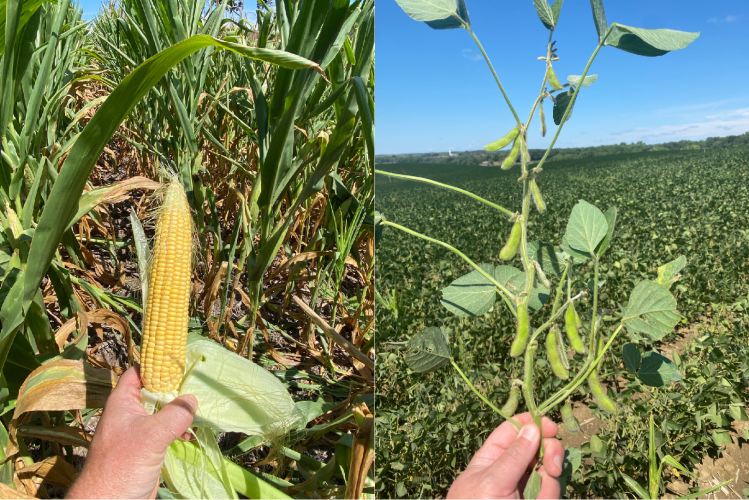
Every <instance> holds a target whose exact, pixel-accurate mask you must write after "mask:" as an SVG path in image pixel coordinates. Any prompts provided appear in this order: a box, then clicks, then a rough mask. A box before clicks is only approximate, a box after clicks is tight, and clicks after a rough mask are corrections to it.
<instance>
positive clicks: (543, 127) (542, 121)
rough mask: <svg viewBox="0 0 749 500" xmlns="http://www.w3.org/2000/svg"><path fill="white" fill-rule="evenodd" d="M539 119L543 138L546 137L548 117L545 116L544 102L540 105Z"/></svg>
mask: <svg viewBox="0 0 749 500" xmlns="http://www.w3.org/2000/svg"><path fill="white" fill-rule="evenodd" d="M538 117H539V118H540V119H541V120H540V121H541V137H546V115H545V114H544V100H543V99H541V102H540V103H539V105H538Z"/></svg>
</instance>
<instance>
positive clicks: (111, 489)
mask: <svg viewBox="0 0 749 500" xmlns="http://www.w3.org/2000/svg"><path fill="white" fill-rule="evenodd" d="M141 387H142V385H141V381H140V374H139V371H138V369H137V368H135V367H133V368H130V369H129V370H127V371H126V372H125V373H124V374H123V375H122V377H120V381H119V382H118V383H117V387H115V388H114V390H113V391H112V394H111V395H110V396H109V399H107V404H106V405H105V406H104V413H103V414H102V416H101V420H99V424H98V425H97V426H96V433H95V434H94V439H93V441H92V442H91V447H90V448H89V451H88V455H87V456H86V463H85V465H84V467H83V472H81V474H80V476H79V477H78V479H77V480H76V481H75V483H73V486H72V487H71V488H70V490H69V491H68V494H67V498H155V497H156V490H157V488H158V486H159V476H160V475H161V466H162V465H163V463H164V457H165V456H166V449H167V448H168V447H169V445H170V444H172V442H173V441H174V440H175V439H177V438H181V439H189V437H190V434H189V433H187V432H186V431H187V430H188V429H189V427H190V424H192V419H193V415H195V411H196V410H197V409H198V401H197V399H195V396H192V395H190V394H186V395H182V396H179V397H178V398H176V399H175V400H174V401H172V402H171V403H169V404H168V405H166V406H164V408H163V409H161V410H160V411H159V412H157V413H155V414H153V415H149V414H148V413H147V412H146V410H145V409H143V407H142V406H141V405H140V389H141Z"/></svg>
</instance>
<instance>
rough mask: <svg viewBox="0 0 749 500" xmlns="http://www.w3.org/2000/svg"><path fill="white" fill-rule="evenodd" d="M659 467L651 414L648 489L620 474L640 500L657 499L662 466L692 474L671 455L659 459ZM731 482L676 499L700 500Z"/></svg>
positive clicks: (651, 415)
mask: <svg viewBox="0 0 749 500" xmlns="http://www.w3.org/2000/svg"><path fill="white" fill-rule="evenodd" d="M660 462H661V463H660V465H659V464H658V459H657V458H656V446H655V426H654V425H653V414H652V413H651V414H650V432H649V433H648V488H647V489H645V488H643V487H642V485H641V484H640V483H638V482H637V481H635V480H634V479H632V478H631V477H629V476H628V475H626V474H625V473H623V472H620V474H621V476H622V479H624V482H625V483H627V486H629V488H630V489H631V490H632V491H633V492H634V493H635V494H636V495H637V496H638V498H641V499H647V498H658V497H659V494H660V489H661V477H662V475H663V466H664V465H670V466H671V467H673V468H674V469H676V470H680V471H681V472H683V473H684V474H686V475H688V476H691V475H692V473H691V472H690V471H689V470H687V469H686V468H685V467H684V466H683V465H681V464H680V463H679V461H678V460H676V459H675V458H674V457H672V456H671V455H665V456H663V457H662V458H661V459H660ZM730 482H731V480H730V479H729V480H728V481H724V482H722V483H720V484H717V485H715V486H712V487H710V488H706V489H704V490H700V491H698V492H696V493H690V494H689V495H684V496H680V497H678V498H700V497H701V496H703V495H707V494H709V493H712V492H713V491H717V490H719V489H721V488H722V487H724V486H725V485H727V484H729V483H730Z"/></svg>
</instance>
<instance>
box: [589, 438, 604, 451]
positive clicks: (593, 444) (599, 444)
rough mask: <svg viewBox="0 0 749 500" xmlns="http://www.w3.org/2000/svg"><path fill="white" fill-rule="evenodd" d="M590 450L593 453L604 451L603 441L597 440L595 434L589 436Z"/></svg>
mask: <svg viewBox="0 0 749 500" xmlns="http://www.w3.org/2000/svg"><path fill="white" fill-rule="evenodd" d="M590 450H591V451H592V452H593V453H601V452H603V451H606V443H605V442H604V441H603V439H601V438H599V437H598V435H597V434H593V435H592V436H590Z"/></svg>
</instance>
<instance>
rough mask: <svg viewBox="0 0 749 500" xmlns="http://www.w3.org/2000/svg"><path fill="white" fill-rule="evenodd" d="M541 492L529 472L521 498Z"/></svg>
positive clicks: (536, 478) (537, 478) (535, 477)
mask: <svg viewBox="0 0 749 500" xmlns="http://www.w3.org/2000/svg"><path fill="white" fill-rule="evenodd" d="M544 1H546V0H544ZM540 492H541V474H539V473H538V471H535V470H534V471H533V472H531V477H529V478H528V482H527V483H525V489H524V490H523V498H531V499H534V500H535V498H536V497H537V496H538V494H539V493H540Z"/></svg>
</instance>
